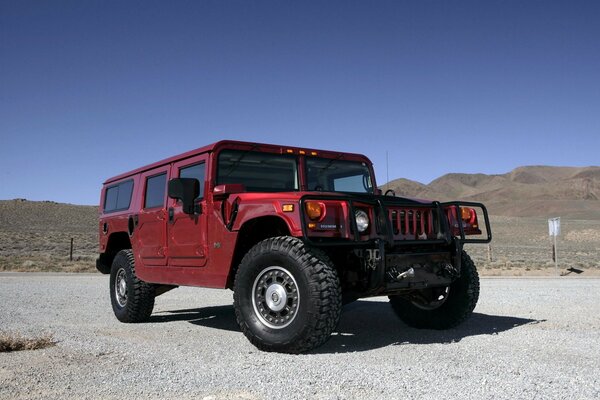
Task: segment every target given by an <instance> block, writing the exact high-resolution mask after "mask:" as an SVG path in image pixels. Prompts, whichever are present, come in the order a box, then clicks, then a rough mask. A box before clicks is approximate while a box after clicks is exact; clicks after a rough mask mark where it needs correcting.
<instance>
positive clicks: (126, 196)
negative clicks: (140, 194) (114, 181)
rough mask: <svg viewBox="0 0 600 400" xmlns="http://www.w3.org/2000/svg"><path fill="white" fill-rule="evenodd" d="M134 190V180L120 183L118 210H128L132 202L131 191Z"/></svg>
mask: <svg viewBox="0 0 600 400" xmlns="http://www.w3.org/2000/svg"><path fill="white" fill-rule="evenodd" d="M132 191H133V181H127V182H123V183H121V184H119V196H118V198H117V210H126V209H128V208H129V203H130V202H131V192H132Z"/></svg>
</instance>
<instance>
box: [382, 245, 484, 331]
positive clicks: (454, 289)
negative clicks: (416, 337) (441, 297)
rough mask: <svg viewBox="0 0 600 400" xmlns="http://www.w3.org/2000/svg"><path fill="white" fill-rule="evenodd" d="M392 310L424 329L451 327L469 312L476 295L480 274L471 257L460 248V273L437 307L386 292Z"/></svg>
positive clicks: (472, 308) (408, 322)
mask: <svg viewBox="0 0 600 400" xmlns="http://www.w3.org/2000/svg"><path fill="white" fill-rule="evenodd" d="M389 298H390V304H391V306H392V309H393V310H394V312H395V314H396V315H397V316H398V317H399V318H400V319H401V320H402V321H403V322H404V323H406V324H407V325H409V326H412V327H414V328H423V329H439V330H441V329H450V328H454V327H456V326H457V325H459V324H461V323H463V322H464V321H465V320H466V319H467V318H469V317H470V316H471V314H472V313H473V310H474V309H475V306H476V305H477V300H478V299H479V274H478V273H477V268H476V267H475V263H474V262H473V260H472V259H471V257H470V256H469V255H468V254H467V253H466V252H464V251H463V252H462V255H461V276H460V278H458V279H457V280H456V281H455V282H453V283H452V285H450V292H449V296H448V299H447V300H446V302H445V303H443V304H442V305H441V306H440V307H439V308H436V309H434V310H423V309H421V308H419V307H416V306H415V305H414V304H413V303H412V302H411V301H410V300H408V299H406V298H404V297H401V296H397V295H396V296H389Z"/></svg>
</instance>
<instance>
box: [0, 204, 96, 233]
mask: <svg viewBox="0 0 600 400" xmlns="http://www.w3.org/2000/svg"><path fill="white" fill-rule="evenodd" d="M97 229H98V207H95V206H78V205H73V204H63V203H56V202H54V201H29V200H25V199H14V200H0V231H13V232H28V231H35V232H71V233H90V232H91V233H96V231H97Z"/></svg>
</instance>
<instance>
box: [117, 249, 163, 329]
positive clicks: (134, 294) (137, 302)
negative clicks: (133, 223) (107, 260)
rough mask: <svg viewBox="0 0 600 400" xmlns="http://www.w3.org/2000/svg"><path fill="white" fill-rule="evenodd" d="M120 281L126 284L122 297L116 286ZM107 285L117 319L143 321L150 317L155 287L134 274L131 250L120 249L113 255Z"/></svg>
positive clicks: (133, 260)
mask: <svg viewBox="0 0 600 400" xmlns="http://www.w3.org/2000/svg"><path fill="white" fill-rule="evenodd" d="M121 282H122V283H124V284H125V285H126V287H125V297H124V298H123V296H119V290H118V288H117V287H116V286H117V285H118V284H119V283H121ZM109 287H110V301H111V303H112V308H113V311H114V313H115V316H116V317H117V319H118V320H119V321H121V322H144V321H147V320H148V319H149V318H150V315H151V314H152V309H153V308H154V297H155V287H154V285H152V284H150V283H146V282H144V281H142V280H140V279H138V277H137V276H136V275H135V259H134V256H133V252H132V251H131V250H121V251H119V252H118V253H117V255H116V256H115V259H114V260H113V263H112V267H111V271H110V284H109ZM121 293H122V291H121Z"/></svg>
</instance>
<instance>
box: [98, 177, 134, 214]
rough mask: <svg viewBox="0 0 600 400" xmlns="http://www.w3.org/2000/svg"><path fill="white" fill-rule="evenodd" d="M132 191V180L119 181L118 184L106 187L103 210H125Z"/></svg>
mask: <svg viewBox="0 0 600 400" xmlns="http://www.w3.org/2000/svg"><path fill="white" fill-rule="evenodd" d="M132 192H133V181H132V180H129V181H125V182H121V183H119V184H118V185H115V186H112V187H109V188H108V189H106V197H105V199H104V211H105V212H110V211H119V210H127V209H128V208H129V204H130V203H131V194H132Z"/></svg>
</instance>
